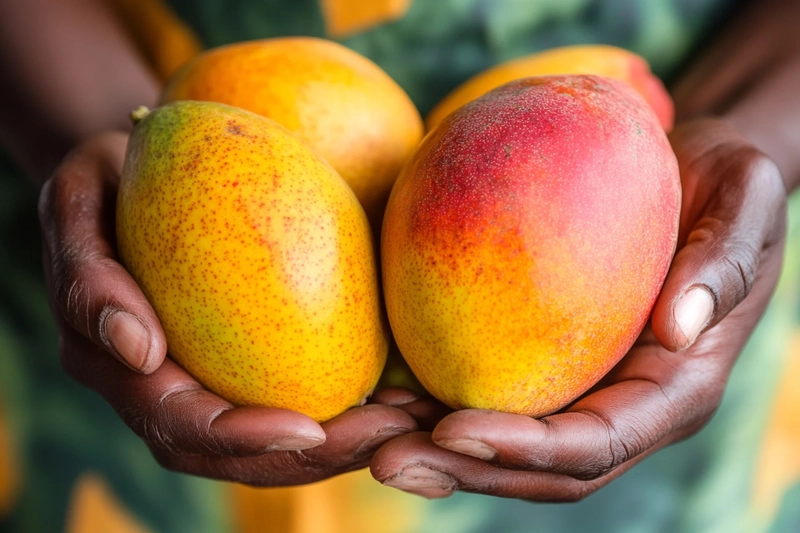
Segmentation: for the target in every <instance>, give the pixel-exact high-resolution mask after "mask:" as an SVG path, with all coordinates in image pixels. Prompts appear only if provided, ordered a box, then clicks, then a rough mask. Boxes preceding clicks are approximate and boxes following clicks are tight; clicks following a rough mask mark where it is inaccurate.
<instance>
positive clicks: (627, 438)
mask: <svg viewBox="0 0 800 533" xmlns="http://www.w3.org/2000/svg"><path fill="white" fill-rule="evenodd" d="M584 413H585V414H588V415H589V416H591V417H592V418H594V419H595V420H596V421H597V422H598V423H599V424H600V426H601V427H602V428H603V429H604V430H605V432H606V438H605V440H606V441H607V442H608V447H607V448H606V449H605V450H604V452H603V453H601V454H597V455H596V456H595V457H594V459H593V460H592V461H589V462H587V463H586V464H584V465H582V467H581V468H580V470H579V471H577V472H575V473H574V474H573V475H572V477H574V478H575V479H580V480H595V479H598V478H600V477H603V476H605V475H607V474H608V473H610V472H611V471H613V470H614V469H615V468H617V467H618V466H619V465H621V464H623V463H625V462H627V461H629V460H630V459H632V458H633V457H635V456H636V455H638V453H639V450H638V449H639V448H640V447H641V445H639V444H637V443H639V442H642V441H643V439H642V438H641V436H640V435H639V434H638V433H636V432H635V431H634V430H633V429H631V430H630V431H629V433H631V434H623V433H621V432H620V431H619V430H618V428H617V427H616V426H615V425H614V423H613V422H611V421H609V420H607V419H606V418H605V417H603V416H600V415H599V414H597V413H594V412H591V411H584Z"/></svg>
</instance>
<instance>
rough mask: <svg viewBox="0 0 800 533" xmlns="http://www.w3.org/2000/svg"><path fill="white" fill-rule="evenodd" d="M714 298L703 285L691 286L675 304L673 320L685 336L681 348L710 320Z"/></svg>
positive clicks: (687, 344) (689, 343)
mask: <svg viewBox="0 0 800 533" xmlns="http://www.w3.org/2000/svg"><path fill="white" fill-rule="evenodd" d="M713 313H714V298H713V297H712V296H711V293H710V292H709V291H708V290H707V289H706V288H704V287H692V288H691V289H689V290H688V291H686V293H685V294H684V295H683V296H682V297H681V299H680V300H678V303H677V304H675V322H677V324H678V328H679V329H680V330H681V333H683V336H684V337H686V344H685V345H684V346H683V348H685V347H687V346H689V345H691V344H692V343H693V342H694V341H695V339H697V336H698V335H700V332H701V331H703V328H705V327H706V326H707V325H708V323H709V322H710V321H711V315H712V314H713Z"/></svg>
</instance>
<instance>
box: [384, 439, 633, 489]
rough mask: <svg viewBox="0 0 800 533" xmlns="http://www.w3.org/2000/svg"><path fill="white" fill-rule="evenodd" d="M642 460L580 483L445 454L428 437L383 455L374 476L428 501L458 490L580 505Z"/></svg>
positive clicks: (390, 446)
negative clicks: (579, 503)
mask: <svg viewBox="0 0 800 533" xmlns="http://www.w3.org/2000/svg"><path fill="white" fill-rule="evenodd" d="M643 458H644V457H643V456H642V457H640V458H638V459H637V460H634V461H631V462H629V463H627V464H626V465H624V466H623V467H621V468H619V469H617V470H616V471H614V472H613V473H611V474H609V475H608V476H604V477H602V478H598V479H595V480H592V481H581V480H577V479H574V478H572V477H568V476H564V475H560V474H554V473H551V472H525V471H514V470H507V469H503V468H500V467H498V466H495V465H492V464H490V463H487V462H485V461H481V460H478V459H475V458H472V457H468V456H466V455H462V454H459V453H455V452H451V451H449V450H444V449H442V448H440V447H438V446H437V445H436V444H434V443H433V442H432V441H431V439H430V434H428V433H412V434H410V435H405V436H403V437H399V438H397V439H394V440H392V441H391V442H389V443H387V444H386V445H385V446H383V447H382V448H381V449H380V450H378V452H377V453H376V454H375V457H373V459H372V463H371V465H370V470H371V472H372V475H373V477H374V478H375V479H376V480H378V481H380V482H381V483H383V484H384V485H387V486H390V487H394V488H398V489H400V490H404V491H406V492H411V493H413V494H419V495H421V496H425V497H428V498H431V497H439V498H441V497H446V496H449V495H450V494H452V493H453V492H455V491H457V490H458V491H465V492H475V493H480V494H489V495H493V496H500V497H504V498H519V499H525V500H530V501H540V502H575V501H578V500H581V499H583V498H584V497H586V496H588V495H589V494H591V493H593V492H594V491H596V490H597V489H599V488H601V487H602V486H604V485H606V484H608V483H609V482H610V481H612V480H613V479H615V478H616V477H618V476H620V475H621V474H622V473H624V472H625V471H627V469H629V468H630V467H632V466H633V465H634V464H636V463H637V462H638V461H640V460H641V459H643Z"/></svg>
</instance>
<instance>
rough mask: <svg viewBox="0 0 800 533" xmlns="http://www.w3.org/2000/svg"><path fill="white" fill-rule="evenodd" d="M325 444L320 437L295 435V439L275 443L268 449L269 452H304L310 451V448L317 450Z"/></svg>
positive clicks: (288, 438) (287, 438) (284, 439)
mask: <svg viewBox="0 0 800 533" xmlns="http://www.w3.org/2000/svg"><path fill="white" fill-rule="evenodd" d="M324 442H325V439H321V438H319V437H312V436H310V435H309V436H303V435H295V436H293V437H286V438H283V439H280V440H278V441H275V442H273V443H272V444H271V445H270V446H268V447H267V451H270V452H299V451H302V450H308V449H310V448H316V447H317V446H319V445H320V444H323V443H324Z"/></svg>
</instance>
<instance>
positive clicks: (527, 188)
mask: <svg viewBox="0 0 800 533" xmlns="http://www.w3.org/2000/svg"><path fill="white" fill-rule="evenodd" d="M680 204H681V185H680V177H679V174H678V165H677V161H676V158H675V155H674V153H673V152H672V149H671V148H670V145H669V142H668V141H667V137H666V134H665V133H664V130H663V128H662V127H661V125H660V123H659V121H658V118H657V117H656V115H655V114H654V113H653V111H652V110H651V109H650V107H649V106H648V105H647V103H646V102H645V101H644V100H643V99H642V98H641V97H640V96H639V95H638V94H637V93H636V92H635V91H633V90H632V89H631V88H630V87H628V86H627V85H626V84H624V83H622V82H618V81H615V80H612V79H608V78H601V77H597V76H553V77H534V78H526V79H522V80H518V81H514V82H511V83H509V84H506V85H504V86H502V87H500V88H498V89H495V90H493V91H491V92H489V93H488V94H486V95H484V96H483V97H481V98H478V99H477V100H475V101H473V102H472V103H470V104H467V105H466V106H464V107H462V108H461V109H459V110H458V111H456V112H454V113H453V114H451V115H449V116H448V117H447V118H445V119H444V121H443V122H442V123H441V124H440V125H439V126H438V127H437V128H436V129H435V130H433V131H432V132H431V133H429V134H428V135H427V136H426V138H425V140H423V142H422V144H421V145H420V147H419V149H418V150H417V151H416V152H415V154H414V155H413V156H412V158H411V160H410V161H409V163H408V164H407V165H406V167H405V168H404V169H403V171H402V172H401V174H400V177H399V178H398V180H397V183H396V184H395V187H394V189H393V191H392V195H391V197H390V199H389V204H388V206H387V209H386V215H385V219H384V226H383V234H382V250H381V253H382V271H383V287H384V293H385V299H386V306H387V310H388V314H389V322H390V324H391V328H392V331H393V333H394V336H395V339H396V341H397V344H398V346H399V348H400V351H401V352H402V354H403V356H404V358H405V359H406V361H407V362H408V364H409V366H410V367H411V369H412V370H413V372H414V374H415V375H416V376H417V378H419V380H420V382H421V383H422V385H423V386H424V387H425V388H426V389H427V390H428V391H430V392H431V393H432V394H433V395H434V396H435V397H436V398H438V399H439V400H441V401H442V402H444V403H445V404H447V405H449V406H450V407H452V408H454V409H464V408H481V409H494V410H499V411H506V412H511V413H520V414H525V415H529V416H535V417H536V416H543V415H546V414H548V413H552V412H554V411H557V410H559V409H561V408H563V407H564V406H566V405H568V404H569V403H570V402H572V401H573V400H574V399H575V398H577V397H579V396H580V395H581V394H583V393H584V392H585V391H586V390H588V389H589V388H590V387H591V386H592V385H593V384H595V383H596V382H597V381H598V380H599V379H600V378H601V377H602V376H603V375H604V374H606V373H607V372H608V371H609V370H610V369H611V368H612V367H613V366H614V365H615V364H616V363H617V362H618V361H619V360H620V359H621V358H622V357H623V356H624V355H625V353H626V352H627V351H628V350H629V349H630V347H631V346H632V344H633V342H634V340H635V339H636V338H637V336H638V335H639V333H640V332H641V331H642V329H643V327H644V325H645V323H646V322H647V320H648V316H649V314H650V312H651V309H652V306H653V305H654V302H655V299H656V297H657V295H658V293H659V291H660V288H661V286H662V283H663V281H664V278H665V276H666V273H667V269H668V267H669V264H670V261H671V258H672V256H673V253H674V250H675V246H676V240H677V235H678V219H679V212H680Z"/></svg>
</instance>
